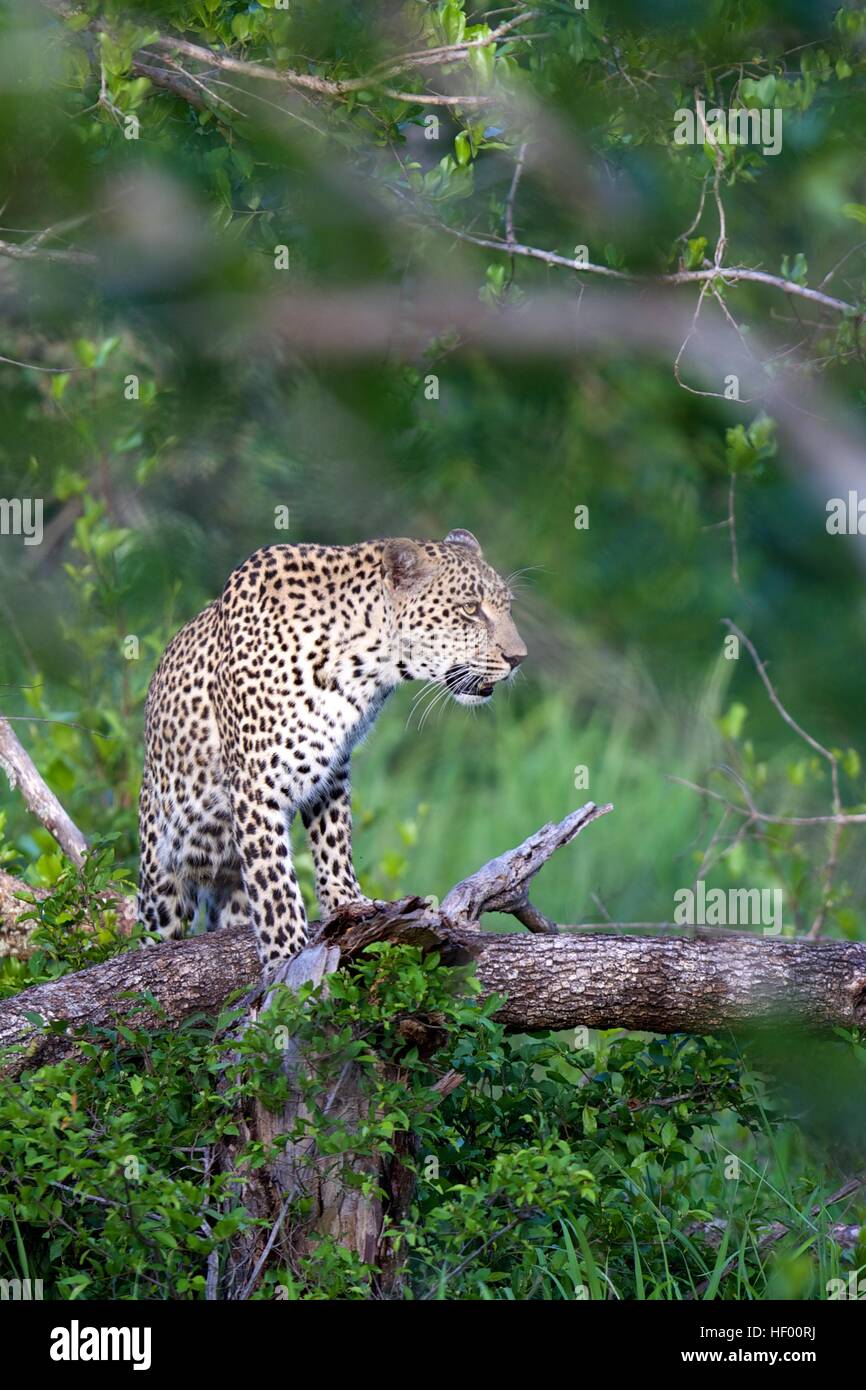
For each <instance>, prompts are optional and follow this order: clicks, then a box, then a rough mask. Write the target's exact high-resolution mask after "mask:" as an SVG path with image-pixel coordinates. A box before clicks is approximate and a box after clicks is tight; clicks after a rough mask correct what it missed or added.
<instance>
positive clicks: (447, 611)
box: [382, 530, 526, 705]
mask: <svg viewBox="0 0 866 1390" xmlns="http://www.w3.org/2000/svg"><path fill="white" fill-rule="evenodd" d="M382 563H383V567H384V571H385V582H386V586H387V589H388V593H389V596H390V599H391V603H392V605H393V613H394V643H395V651H394V664H395V668H396V673H397V675H398V677H399V678H400V679H402V680H422V681H428V682H430V683H431V684H433V685H437V686H441V687H443V688H444V689H447V690H448V691H449V692H450V694H451V695H452V696H453V697H454V699H455V700H457V701H458V703H459V704H461V705H481V704H484V703H485V701H487V700H489V699H490V696H491V695H492V694H493V690H494V687H495V686H496V685H498V684H499V683H500V682H501V681H504V680H507V679H508V677H509V676H511V675H512V673H513V672H514V671H515V670H516V669H517V667H518V666H519V665H520V663H521V661H523V658H524V657H525V656H526V647H525V646H524V644H523V641H522V639H521V637H520V633H519V632H518V631H517V628H516V627H515V626H514V623H513V621H512V618H511V600H512V594H511V591H510V589H509V587H508V585H507V584H506V582H505V581H504V580H503V579H502V578H501V577H500V576H499V575H498V574H497V573H496V571H495V570H494V569H491V567H490V565H488V564H487V561H486V560H485V559H484V556H483V555H482V553H481V546H480V545H479V544H478V541H477V540H476V539H475V537H474V536H473V535H472V532H471V531H463V530H457V531H449V533H448V535H447V536H446V537H445V539H444V541H412V540H404V539H400V540H389V541H385V543H384V547H383V552H382Z"/></svg>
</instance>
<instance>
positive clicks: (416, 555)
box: [382, 537, 430, 589]
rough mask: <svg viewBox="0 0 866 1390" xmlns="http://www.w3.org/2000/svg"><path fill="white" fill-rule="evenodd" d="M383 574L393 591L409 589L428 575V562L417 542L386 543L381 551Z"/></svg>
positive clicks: (398, 541) (402, 539) (403, 540)
mask: <svg viewBox="0 0 866 1390" xmlns="http://www.w3.org/2000/svg"><path fill="white" fill-rule="evenodd" d="M382 564H383V566H384V569H385V574H386V575H387V576H388V578H389V579H390V581H391V584H392V585H393V587H394V588H395V589H411V588H413V586H414V585H416V584H418V583H419V582H420V580H422V579H423V578H424V576H425V575H426V574H427V573H428V571H429V569H430V561H429V560H428V558H427V556H426V555H425V554H424V550H423V548H422V547H421V546H420V545H418V543H417V541H410V540H406V539H405V538H403V537H401V538H400V539H398V540H390V541H386V542H385V545H384V548H383V550H382Z"/></svg>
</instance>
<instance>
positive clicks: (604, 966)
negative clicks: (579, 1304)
mask: <svg viewBox="0 0 866 1390" xmlns="http://www.w3.org/2000/svg"><path fill="white" fill-rule="evenodd" d="M608 809H609V808H608V807H597V806H595V805H594V804H593V803H592V802H590V803H588V804H587V805H586V806H584V807H581V808H580V810H578V811H574V812H572V814H571V815H570V816H567V817H566V818H565V820H563V821H562V822H560V823H559V824H558V825H549V826H545V827H544V828H543V829H542V830H540V831H538V832H536V834H535V835H533V836H530V837H529V839H528V840H526V841H524V843H523V844H522V845H519V846H518V847H517V848H516V849H514V850H511V851H509V852H508V853H507V854H504V855H501V856H500V857H499V858H498V859H496V860H493V861H491V864H489V865H485V866H484V867H483V868H482V869H481V870H479V872H478V873H477V874H474V875H472V876H471V878H470V879H467V880H465V881H464V883H462V884H458V885H457V886H456V887H455V888H454V889H453V890H452V892H451V893H450V894H449V895H448V896H447V897H446V898H445V899H444V901H443V903H442V905H441V906H436V905H435V904H434V903H433V902H431V900H430V899H421V898H405V899H403V900H402V901H400V902H396V903H389V904H376V905H374V906H372V907H371V906H366V905H358V906H352V907H350V908H347V909H346V910H345V911H344V912H343V913H342V914H341V915H340V916H339V917H336V918H333V919H332V920H331V921H329V922H328V923H326V924H321V923H314V924H313V925H312V928H311V934H310V949H312V948H314V947H316V946H317V945H322V944H325V945H328V946H336V947H338V948H339V961H340V963H346V962H349V961H351V960H352V958H353V957H354V956H356V955H357V954H358V953H359V952H360V951H361V950H363V949H364V947H365V946H366V945H368V944H369V943H371V942H373V941H391V942H394V943H404V944H412V945H416V946H419V947H421V948H422V949H424V950H436V951H438V952H439V953H440V954H441V956H442V958H443V960H444V961H445V962H446V963H455V964H456V963H460V962H467V961H470V960H471V961H472V962H473V965H474V969H475V972H476V974H477V977H478V980H479V982H480V984H481V989H482V994H483V996H485V997H488V996H490V995H494V994H495V995H499V996H505V997H504V1002H503V1003H502V1005H501V1007H500V1009H499V1011H498V1014H497V1017H498V1019H499V1020H500V1021H501V1022H502V1023H503V1024H504V1025H505V1027H506V1028H508V1029H509V1030H511V1031H515V1032H532V1031H536V1030H541V1029H557V1030H561V1029H567V1028H575V1027H586V1028H617V1027H619V1028H627V1029H632V1030H639V1031H648V1032H655V1033H676V1032H692V1033H711V1032H715V1031H718V1030H719V1029H731V1028H755V1027H759V1026H762V1025H778V1024H779V1023H786V1024H789V1025H791V1026H793V1027H795V1028H797V1029H799V1030H803V1031H822V1030H823V1031H827V1030H830V1029H832V1028H834V1027H855V1026H864V1025H866V942H854V941H810V940H804V939H780V938H778V937H771V936H753V935H750V934H747V933H744V932H740V931H701V930H695V929H689V928H683V929H681V931H682V932H683V933H684V934H682V935H679V936H673V935H668V936H649V937H647V936H635V935H625V934H623V932H624V931H627V925H625V926H623V925H621V924H608V925H607V926H606V927H605V928H603V929H601V928H591V929H588V928H585V927H577V926H573V927H559V928H557V929H556V931H555V933H551V932H550V931H549V926H548V927H545V926H543V925H542V924H541V922H540V921H538V920H536V930H535V931H534V932H531V933H530V934H528V935H526V934H524V933H522V932H519V933H513V932H512V933H499V932H489V931H482V930H480V928H479V927H478V926H477V918H478V917H480V916H481V915H482V913H485V912H487V911H491V910H492V911H498V912H512V911H513V910H514V909H515V908H516V909H517V910H518V911H519V912H523V913H524V915H528V916H530V917H532V916H533V914H535V909H534V908H532V907H531V905H530V904H529V901H528V897H527V888H528V883H529V881H530V879H531V878H532V877H533V876H534V875H535V874H536V873H537V872H538V870H539V869H540V868H541V866H542V864H543V863H544V862H545V861H546V859H547V858H549V857H550V855H551V854H552V853H553V852H554V851H555V850H556V849H557V848H558V847H559V846H561V845H564V844H567V843H568V842H569V841H570V840H571V839H573V838H574V837H575V835H577V834H578V833H579V831H580V830H582V829H583V828H584V827H585V826H586V825H588V824H590V823H591V822H592V821H593V820H595V819H597V818H598V817H599V816H600V815H603V814H605V813H606V811H607V810H608ZM446 907H447V908H449V909H450V911H446ZM515 915H516V914H515ZM540 918H541V914H537V919H540ZM543 921H544V922H546V921H547V919H543ZM549 925H553V924H549ZM665 925H667V924H659V926H660V927H662V926H665ZM335 959H336V957H335ZM258 981H259V963H258V958H257V955H256V949H255V943H254V940H253V934H252V932H251V930H250V929H249V928H248V927H246V926H238V927H231V928H227V929H225V930H223V931H220V932H214V933H211V934H209V935H206V936H197V937H192V938H190V939H188V940H186V941H181V942H168V943H166V944H165V945H159V946H149V947H147V948H146V949H144V950H135V951H131V952H127V953H125V954H123V955H120V956H115V957H114V958H113V959H111V960H109V961H107V962H105V963H104V964H102V965H96V966H92V967H90V969H88V970H84V971H80V972H79V973H77V974H74V975H67V976H65V977H63V978H62V979H59V980H54V981H51V982H50V983H48V984H44V985H37V986H34V987H33V988H31V989H28V990H24V991H23V992H22V993H21V994H18V995H16V996H14V997H13V998H11V999H8V1000H6V1001H4V1002H3V1003H0V1048H2V1049H4V1051H5V1050H7V1049H11V1051H8V1052H7V1053H6V1055H5V1057H4V1060H3V1063H2V1067H0V1073H4V1072H5V1074H7V1075H18V1074H19V1073H20V1072H21V1071H22V1070H23V1069H24V1068H25V1067H33V1066H37V1065H40V1064H42V1063H44V1062H48V1061H53V1060H56V1059H57V1058H60V1057H63V1056H65V1055H68V1054H69V1053H70V1052H71V1051H72V1050H73V1049H74V1046H75V1040H74V1033H75V1031H76V1030H78V1029H81V1028H82V1027H85V1026H87V1025H97V1026H100V1027H107V1026H111V1025H112V1023H113V1022H116V1021H117V1020H119V1019H122V1018H125V1017H128V1016H129V1015H130V1014H131V1013H133V1012H134V1017H135V1021H136V1025H137V1026H138V1027H141V1028H145V1029H153V1028H158V1027H161V1026H167V1027H171V1026H174V1025H176V1024H178V1023H180V1022H182V1021H183V1019H185V1018H188V1017H189V1016H190V1015H191V1014H193V1013H197V1012H200V1011H203V1012H206V1013H215V1012H217V1011H218V1010H219V1009H220V1008H221V1007H222V1005H223V1003H224V1002H225V1000H226V998H227V997H228V996H229V995H230V994H231V993H232V992H233V991H242V990H245V989H249V988H250V986H253V985H256V984H257V983H258ZM142 994H146V995H147V996H149V997H150V1000H151V1001H152V1002H148V1001H147V1000H145V1002H142V1001H141V998H140V997H139V998H135V996H141V995H142ZM34 1015H38V1016H39V1017H40V1018H42V1019H44V1020H45V1021H46V1022H52V1021H57V1020H66V1021H67V1023H68V1028H67V1030H66V1032H65V1033H59V1032H52V1033H45V1032H43V1031H41V1030H40V1029H39V1028H37V1027H35V1026H34V1022H33V1018H34Z"/></svg>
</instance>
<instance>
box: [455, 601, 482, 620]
mask: <svg viewBox="0 0 866 1390" xmlns="http://www.w3.org/2000/svg"><path fill="white" fill-rule="evenodd" d="M460 612H461V613H462V614H463V616H464V618H477V617H478V615H479V613H480V612H481V604H480V603H463V604H461V605H460Z"/></svg>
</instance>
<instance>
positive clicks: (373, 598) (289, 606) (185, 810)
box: [138, 530, 526, 969]
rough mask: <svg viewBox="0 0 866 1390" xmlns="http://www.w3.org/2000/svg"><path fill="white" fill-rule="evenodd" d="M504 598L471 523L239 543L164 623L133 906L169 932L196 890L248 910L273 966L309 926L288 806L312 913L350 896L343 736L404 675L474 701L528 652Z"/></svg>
mask: <svg viewBox="0 0 866 1390" xmlns="http://www.w3.org/2000/svg"><path fill="white" fill-rule="evenodd" d="M510 601H511V594H510V592H509V589H508V586H507V584H506V583H505V582H504V581H503V580H502V579H501V578H500V577H499V575H498V574H496V572H495V571H494V570H492V569H491V568H490V566H489V565H488V564H487V563H486V562H485V560H484V558H483V556H482V553H481V548H480V546H479V544H478V542H477V541H476V539H475V537H474V536H473V535H472V534H471V533H470V532H468V531H462V530H460V531H452V532H450V533H449V535H448V536H447V537H446V538H445V540H444V541H441V542H433V541H419V542H416V541H411V540H402V539H401V540H379V541H370V542H367V543H365V544H361V545H350V546H321V545H274V546H268V547H266V548H265V549H263V550H257V551H256V552H255V554H254V555H251V556H250V558H249V559H248V560H246V561H245V562H244V564H242V565H240V566H239V567H238V569H236V570H235V571H234V572H233V573H232V574H231V575H230V576H229V579H228V582H227V583H226V586H225V588H224V590H223V592H222V594H221V596H220V597H219V598H218V599H217V600H216V601H215V602H214V603H211V604H210V605H209V606H208V607H207V608H205V610H204V611H203V612H202V613H199V615H198V617H196V618H193V619H192V621H191V622H189V623H187V625H186V626H185V627H184V628H182V630H181V631H180V632H179V633H178V634H177V636H176V637H175V638H174V640H173V641H172V642H171V643H170V645H169V647H168V648H167V650H166V652H165V654H164V655H163V658H162V660H161V662H160V664H159V667H158V669H157V671H156V674H155V675H154V677H153V680H152V681H151V684H150V690H149V692H148V697H147V706H146V754H145V765H144V776H143V779H142V788H141V802H140V821H139V823H140V832H141V876H140V886H139V896H138V915H139V918H140V920H141V921H142V922H144V923H145V925H146V926H148V927H150V928H151V929H153V930H155V931H158V932H159V933H160V934H161V935H162V936H166V937H176V936H179V935H181V934H182V932H183V928H184V925H185V924H187V923H189V922H190V920H191V919H192V918H193V916H194V915H195V913H196V911H197V908H198V906H199V904H200V903H201V902H202V901H203V902H204V903H205V905H206V922H207V926H208V928H209V929H210V928H215V927H220V926H224V925H225V924H226V923H229V922H232V921H234V922H240V921H244V920H250V921H251V922H252V923H253V926H254V927H255V931H256V937H257V941H258V946H259V954H260V956H261V959H262V962H263V965H264V966H265V967H266V968H267V969H272V968H275V966H276V965H277V964H278V963H279V962H280V961H282V960H283V959H285V958H287V957H288V956H291V955H293V954H294V953H295V952H296V951H297V950H299V949H300V947H301V946H302V945H303V943H304V940H305V936H306V926H307V923H306V915H305V911H304V904H303V901H302V898H301V892H300V888H299V886H298V880H297V877H296V875H295V871H294V869H293V867H292V851H291V845H290V842H289V827H290V825H291V822H292V819H293V816H294V814H295V812H296V811H300V813H301V816H302V819H303V823H304V825H305V827H306V830H307V835H308V838H309V843H310V848H311V851H312V856H313V861H314V865H315V872H316V892H317V896H318V899H319V906H320V909H321V912H322V914H323V916H325V917H328V916H330V915H332V914H333V913H334V911H335V910H336V909H337V908H338V907H340V906H341V905H343V904H345V903H347V902H353V901H358V900H362V901H365V899H363V895H362V893H361V890H360V888H359V885H358V880H357V878H356V877H355V870H354V868H353V864H352V838H351V837H352V825H351V812H350V791H349V760H350V757H351V753H352V749H353V748H354V746H355V745H356V744H357V743H358V741H359V740H360V739H361V738H363V736H364V735H365V733H366V732H367V730H368V729H369V727H370V726H371V724H372V723H373V721H374V720H375V718H376V716H377V715H378V713H379V711H380V710H381V708H382V706H383V704H384V703H385V700H386V699H387V697H388V695H389V694H390V693H391V691H392V690H393V689H394V688H395V687H396V686H397V685H398V684H399V683H400V682H402V681H408V680H424V681H427V682H429V683H431V685H432V686H433V687H434V689H435V690H436V691H437V692H439V691H441V693H442V694H443V696H444V694H445V692H447V693H449V694H450V695H452V696H453V697H454V699H456V700H457V701H459V702H460V703H462V704H481V703H483V702H484V701H486V700H487V699H489V697H490V695H491V693H492V691H493V687H494V686H495V685H496V684H498V683H499V682H500V681H502V680H504V679H506V678H507V677H508V676H509V675H510V674H511V672H512V670H513V669H514V668H515V667H516V666H517V665H518V664H519V663H520V662H521V661H522V660H523V658H524V657H525V655H526V648H525V647H524V645H523V643H522V641H521V639H520V636H519V634H518V632H517V629H516V628H515V626H514V623H513V622H512V620H511V616H510V611H509V608H510ZM434 698H435V696H434Z"/></svg>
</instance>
